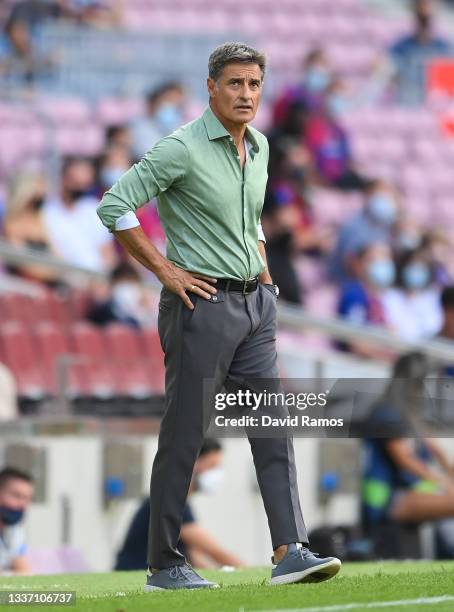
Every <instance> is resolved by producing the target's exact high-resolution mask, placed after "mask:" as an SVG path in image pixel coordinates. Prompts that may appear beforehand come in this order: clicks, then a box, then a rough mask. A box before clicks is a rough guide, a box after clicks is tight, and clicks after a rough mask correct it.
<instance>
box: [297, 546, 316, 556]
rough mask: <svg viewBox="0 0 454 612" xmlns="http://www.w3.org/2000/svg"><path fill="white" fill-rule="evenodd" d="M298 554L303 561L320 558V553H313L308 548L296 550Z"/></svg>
mask: <svg viewBox="0 0 454 612" xmlns="http://www.w3.org/2000/svg"><path fill="white" fill-rule="evenodd" d="M296 553H297V554H298V553H299V554H300V555H301V558H302V559H305V558H306V557H310V556H312V557H318V556H319V554H318V553H313V552H312V551H311V550H309V549H308V548H306V547H305V546H303V547H302V548H297V549H296Z"/></svg>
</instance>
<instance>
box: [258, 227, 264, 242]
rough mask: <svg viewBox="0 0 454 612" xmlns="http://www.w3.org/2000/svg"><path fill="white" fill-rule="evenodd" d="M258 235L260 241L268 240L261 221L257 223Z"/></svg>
mask: <svg viewBox="0 0 454 612" xmlns="http://www.w3.org/2000/svg"><path fill="white" fill-rule="evenodd" d="M257 236H258V239H259V241H260V242H266V238H265V234H264V233H263V227H262V224H261V223H259V224H258V225H257Z"/></svg>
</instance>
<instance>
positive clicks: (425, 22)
mask: <svg viewBox="0 0 454 612" xmlns="http://www.w3.org/2000/svg"><path fill="white" fill-rule="evenodd" d="M416 20H417V22H418V27H419V29H421V30H428V29H429V28H430V25H431V16H430V15H423V14H420V15H417V16H416Z"/></svg>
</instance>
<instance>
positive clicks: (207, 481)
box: [197, 468, 224, 493]
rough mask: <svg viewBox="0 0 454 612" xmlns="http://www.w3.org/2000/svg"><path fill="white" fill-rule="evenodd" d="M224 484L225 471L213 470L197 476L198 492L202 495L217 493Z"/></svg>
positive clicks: (220, 469)
mask: <svg viewBox="0 0 454 612" xmlns="http://www.w3.org/2000/svg"><path fill="white" fill-rule="evenodd" d="M223 482H224V470H223V469H222V468H211V469H210V470H205V471H204V472H200V474H197V491H201V492H202V493H216V491H219V489H220V488H221V485H222V483H223Z"/></svg>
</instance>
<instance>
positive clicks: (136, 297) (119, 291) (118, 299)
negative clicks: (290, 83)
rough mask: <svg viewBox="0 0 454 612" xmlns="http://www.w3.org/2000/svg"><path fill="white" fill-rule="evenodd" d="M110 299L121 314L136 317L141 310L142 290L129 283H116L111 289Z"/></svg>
mask: <svg viewBox="0 0 454 612" xmlns="http://www.w3.org/2000/svg"><path fill="white" fill-rule="evenodd" d="M112 299H113V301H114V302H115V304H116V305H117V306H118V307H119V308H120V310H121V311H122V312H123V313H125V314H129V313H130V314H132V315H137V314H138V311H139V310H140V308H141V301H142V290H141V288H140V286H139V285H138V284H137V283H134V282H131V281H124V282H121V283H117V284H116V285H114V286H113V288H112Z"/></svg>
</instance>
